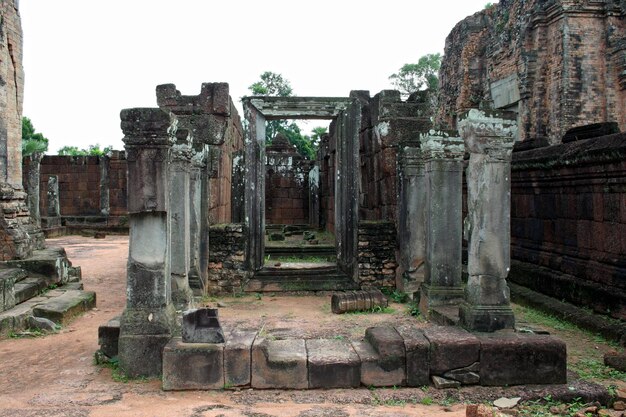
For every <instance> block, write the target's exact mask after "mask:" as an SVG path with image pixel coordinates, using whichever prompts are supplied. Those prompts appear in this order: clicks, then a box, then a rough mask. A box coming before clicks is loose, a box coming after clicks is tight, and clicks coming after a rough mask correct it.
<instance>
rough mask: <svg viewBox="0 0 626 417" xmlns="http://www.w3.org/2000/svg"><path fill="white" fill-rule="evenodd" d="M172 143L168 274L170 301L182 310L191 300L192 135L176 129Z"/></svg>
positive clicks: (187, 131)
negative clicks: (174, 139) (170, 280)
mask: <svg viewBox="0 0 626 417" xmlns="http://www.w3.org/2000/svg"><path fill="white" fill-rule="evenodd" d="M176 137H177V139H176V143H175V144H174V145H173V146H172V150H171V162H170V165H169V174H170V181H171V188H170V193H171V200H170V210H169V211H168V214H169V218H170V222H171V228H172V229H171V240H170V259H171V261H170V262H171V263H170V268H171V271H170V272H171V274H172V301H173V302H174V304H175V305H176V308H177V309H179V310H186V309H187V308H188V307H189V303H190V302H191V301H193V294H192V293H191V288H190V287H189V270H190V261H191V231H190V220H191V213H190V206H191V199H190V172H191V157H192V155H193V151H192V149H191V142H192V138H191V135H190V132H189V130H186V129H180V128H179V129H178V131H177V133H176Z"/></svg>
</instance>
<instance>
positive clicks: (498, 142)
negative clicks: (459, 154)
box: [458, 109, 518, 161]
mask: <svg viewBox="0 0 626 417" xmlns="http://www.w3.org/2000/svg"><path fill="white" fill-rule="evenodd" d="M458 129H459V133H460V134H461V136H462V137H463V140H464V142H465V148H466V149H467V150H468V151H469V152H470V153H478V154H485V155H488V156H489V157H491V158H493V159H496V160H505V161H510V160H511V154H512V151H513V145H514V143H515V140H516V138H517V131H518V128H517V115H516V114H515V113H513V112H506V111H483V110H477V109H471V110H469V111H468V112H465V113H463V114H462V115H461V116H460V117H459V122H458Z"/></svg>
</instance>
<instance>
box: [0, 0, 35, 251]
mask: <svg viewBox="0 0 626 417" xmlns="http://www.w3.org/2000/svg"><path fill="white" fill-rule="evenodd" d="M0 21H1V22H2V24H1V25H0V261H5V260H10V259H23V258H26V257H28V256H29V255H30V254H31V253H32V251H33V249H36V248H40V247H43V234H42V233H41V229H40V228H39V227H38V226H37V225H36V224H35V223H34V222H32V221H31V219H30V216H29V211H28V204H27V201H26V193H25V192H24V189H23V186H22V104H23V98H24V96H23V93H24V70H23V68H22V24H21V21H20V14H19V1H18V0H0Z"/></svg>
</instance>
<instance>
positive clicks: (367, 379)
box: [352, 341, 406, 387]
mask: <svg viewBox="0 0 626 417" xmlns="http://www.w3.org/2000/svg"><path fill="white" fill-rule="evenodd" d="M352 347H353V348H354V350H355V351H356V353H357V355H359V359H360V360H361V384H363V385H366V386H373V387H390V386H393V385H397V386H400V385H403V384H404V381H405V379H406V371H405V370H404V369H400V368H396V369H393V370H391V371H386V370H385V369H383V367H382V366H381V365H380V360H381V358H380V355H379V354H378V353H377V352H376V350H375V349H374V348H373V347H372V345H370V344H369V343H368V342H366V341H353V342H352Z"/></svg>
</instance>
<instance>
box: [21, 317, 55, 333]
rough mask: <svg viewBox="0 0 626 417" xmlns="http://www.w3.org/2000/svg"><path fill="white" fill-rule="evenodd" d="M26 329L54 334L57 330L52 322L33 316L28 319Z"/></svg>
mask: <svg viewBox="0 0 626 417" xmlns="http://www.w3.org/2000/svg"><path fill="white" fill-rule="evenodd" d="M28 327H29V328H31V329H37V330H41V331H43V332H54V331H55V330H56V329H57V325H56V324H55V323H54V322H53V321H52V320H48V319H44V318H43V317H33V316H30V317H29V318H28Z"/></svg>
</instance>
